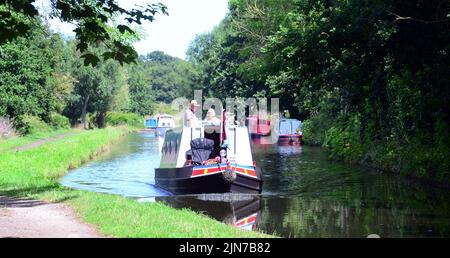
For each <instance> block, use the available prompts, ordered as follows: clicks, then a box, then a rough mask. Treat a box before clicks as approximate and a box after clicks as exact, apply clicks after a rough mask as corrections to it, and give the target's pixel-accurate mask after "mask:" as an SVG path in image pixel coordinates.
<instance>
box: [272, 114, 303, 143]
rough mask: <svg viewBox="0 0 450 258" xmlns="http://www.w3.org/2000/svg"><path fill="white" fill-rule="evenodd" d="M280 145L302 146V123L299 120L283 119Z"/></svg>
mask: <svg viewBox="0 0 450 258" xmlns="http://www.w3.org/2000/svg"><path fill="white" fill-rule="evenodd" d="M279 130H280V133H279V135H278V144H280V145H287V144H290V145H300V144H302V137H303V130H302V122H301V121H300V120H297V119H285V118H284V119H281V121H280V128H279Z"/></svg>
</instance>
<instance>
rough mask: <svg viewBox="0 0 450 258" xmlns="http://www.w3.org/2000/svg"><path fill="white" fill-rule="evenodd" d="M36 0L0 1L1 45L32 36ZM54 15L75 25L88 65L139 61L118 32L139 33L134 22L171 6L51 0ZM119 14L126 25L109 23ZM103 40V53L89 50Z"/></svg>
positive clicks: (96, 0)
mask: <svg viewBox="0 0 450 258" xmlns="http://www.w3.org/2000/svg"><path fill="white" fill-rule="evenodd" d="M33 3H34V0H0V28H1V30H0V44H4V43H6V42H9V41H11V40H13V39H16V38H18V37H20V36H26V35H29V34H30V33H31V31H32V23H33V20H34V19H35V18H36V17H37V16H38V14H39V13H38V10H37V9H36V7H35V6H34V5H33ZM51 7H52V16H53V17H55V18H59V19H60V20H61V21H63V22H68V23H72V24H75V26H76V29H75V30H74V32H75V35H76V36H75V38H76V40H77V44H76V45H77V50H79V51H80V52H81V53H83V54H82V55H81V57H82V58H84V63H85V65H89V64H92V65H94V66H95V65H96V64H97V63H98V62H99V61H100V57H101V58H102V59H103V60H108V59H114V60H117V61H119V62H120V63H121V64H122V63H130V62H134V61H136V58H137V53H136V51H135V50H134V49H133V47H132V46H131V45H130V44H128V42H127V41H123V40H120V38H118V37H117V35H116V36H115V34H117V31H118V32H120V34H124V35H127V34H128V35H134V34H135V33H136V32H135V30H133V29H132V28H131V26H130V25H131V24H133V23H136V24H142V22H143V21H150V22H152V21H153V20H154V19H155V15H156V14H158V13H161V14H165V15H167V14H168V13H167V7H166V6H164V5H163V4H161V3H158V4H147V5H146V7H145V8H144V7H143V8H142V9H141V10H139V9H132V10H126V9H124V8H122V7H120V6H119V5H118V4H117V2H116V1H114V0H69V1H66V0H51ZM117 15H123V16H124V20H125V21H126V22H127V23H126V24H116V25H115V27H114V28H111V27H110V26H109V23H108V22H109V21H111V19H112V18H113V17H115V16H116V17H117ZM99 42H102V43H103V44H104V45H106V46H107V48H105V49H103V51H102V52H100V53H93V52H91V51H89V47H90V46H94V45H96V44H98V43H99Z"/></svg>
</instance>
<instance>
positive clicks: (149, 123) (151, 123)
mask: <svg viewBox="0 0 450 258" xmlns="http://www.w3.org/2000/svg"><path fill="white" fill-rule="evenodd" d="M156 127H158V117H155V116H152V117H149V118H147V119H145V128H146V129H155V128H156Z"/></svg>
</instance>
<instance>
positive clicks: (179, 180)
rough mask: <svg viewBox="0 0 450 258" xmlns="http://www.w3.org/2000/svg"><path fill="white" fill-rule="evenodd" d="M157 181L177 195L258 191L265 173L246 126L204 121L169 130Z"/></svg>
mask: <svg viewBox="0 0 450 258" xmlns="http://www.w3.org/2000/svg"><path fill="white" fill-rule="evenodd" d="M223 121H224V120H223ZM155 182H156V185H157V186H158V187H161V188H163V189H165V190H167V191H169V192H172V193H174V194H199V193H226V192H232V193H252V194H255V193H256V194H259V193H261V190H262V173H261V169H260V168H258V167H256V163H254V161H253V158H252V152H251V147H250V139H249V137H248V131H247V128H246V127H245V126H236V125H229V126H223V125H220V126H216V125H208V124H202V125H198V126H195V127H184V128H177V129H170V130H168V131H167V133H166V136H165V139H164V144H163V146H162V150H161V163H160V168H157V169H155Z"/></svg>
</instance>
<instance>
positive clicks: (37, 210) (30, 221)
mask: <svg viewBox="0 0 450 258" xmlns="http://www.w3.org/2000/svg"><path fill="white" fill-rule="evenodd" d="M2 237H21V238H22V237H26V238H53V237H55V238H83V237H88V238H94V237H95V238H97V237H103V236H101V235H100V234H98V233H97V232H96V231H95V229H94V228H93V227H91V226H89V225H87V224H85V223H82V222H81V221H80V220H79V219H78V218H77V217H76V216H75V215H74V212H73V211H72V210H71V209H70V207H68V206H67V205H64V204H53V203H46V202H42V201H36V200H28V199H19V198H13V197H5V196H0V238H2Z"/></svg>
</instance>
